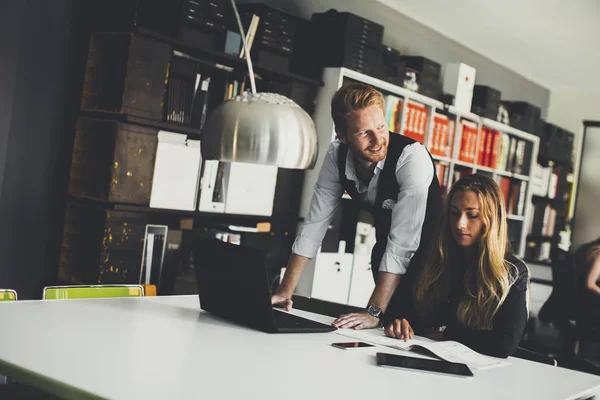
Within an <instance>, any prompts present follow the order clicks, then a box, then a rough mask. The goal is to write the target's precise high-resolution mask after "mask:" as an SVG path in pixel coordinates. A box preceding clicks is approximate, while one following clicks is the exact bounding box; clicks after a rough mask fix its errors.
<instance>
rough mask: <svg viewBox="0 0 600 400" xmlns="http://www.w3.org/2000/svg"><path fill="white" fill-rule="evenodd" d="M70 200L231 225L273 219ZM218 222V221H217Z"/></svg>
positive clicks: (81, 199)
mask: <svg viewBox="0 0 600 400" xmlns="http://www.w3.org/2000/svg"><path fill="white" fill-rule="evenodd" d="M69 201H70V202H72V203H75V204H80V205H85V206H89V207H101V208H105V209H108V210H112V211H126V212H136V213H143V214H162V215H171V216H176V217H181V218H186V217H189V218H213V219H215V220H218V221H221V220H222V221H224V220H227V221H231V225H236V224H240V225H243V224H242V223H240V221H242V222H243V221H247V222H253V223H255V222H269V221H271V220H272V219H273V217H272V216H262V215H244V214H224V213H210V212H204V211H186V210H170V209H165V208H152V207H149V206H148V205H147V204H129V203H115V202H110V201H105V200H100V199H91V198H85V197H77V196H69ZM215 222H216V221H215Z"/></svg>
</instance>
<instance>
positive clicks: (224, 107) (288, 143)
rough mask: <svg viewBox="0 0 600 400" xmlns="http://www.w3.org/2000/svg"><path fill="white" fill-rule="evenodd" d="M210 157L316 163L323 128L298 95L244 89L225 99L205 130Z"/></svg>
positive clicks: (299, 165)
mask: <svg viewBox="0 0 600 400" xmlns="http://www.w3.org/2000/svg"><path fill="white" fill-rule="evenodd" d="M201 148H202V157H203V158H204V159H206V160H220V161H229V162H233V161H235V162H244V163H253V164H265V165H273V166H277V167H281V168H293V169H307V168H313V167H314V165H315V162H316V160H317V151H318V143H317V132H316V131H315V126H314V123H313V120H312V119H311V118H310V116H309V115H308V114H307V113H306V112H305V111H304V110H303V109H302V108H300V106H299V105H298V104H296V103H295V102H294V101H293V100H291V99H289V98H287V97H285V96H282V95H279V94H275V93H254V94H252V93H244V94H243V95H240V96H237V97H234V98H232V99H230V100H227V101H225V102H223V103H221V104H220V105H219V106H218V107H217V108H216V109H215V110H214V111H213V112H212V113H211V114H210V115H208V117H207V119H206V122H205V124H204V127H203V129H202V140H201Z"/></svg>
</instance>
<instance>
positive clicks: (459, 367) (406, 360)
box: [377, 353, 473, 376]
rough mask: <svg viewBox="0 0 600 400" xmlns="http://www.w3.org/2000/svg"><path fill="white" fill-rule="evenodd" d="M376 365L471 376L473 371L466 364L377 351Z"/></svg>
mask: <svg viewBox="0 0 600 400" xmlns="http://www.w3.org/2000/svg"><path fill="white" fill-rule="evenodd" d="M377 365H381V366H389V367H399V368H408V369H417V370H421V371H427V372H437V373H441V374H451V375H460V376H473V372H471V370H470V369H469V367H468V366H467V365H466V364H459V363H453V362H449V361H442V360H427V359H424V358H416V357H406V356H399V355H397V354H388V353H377Z"/></svg>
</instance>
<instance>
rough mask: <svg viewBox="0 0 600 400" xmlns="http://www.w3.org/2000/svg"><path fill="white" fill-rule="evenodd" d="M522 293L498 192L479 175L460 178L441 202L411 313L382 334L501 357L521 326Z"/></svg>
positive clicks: (523, 277)
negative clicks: (428, 339)
mask: <svg viewBox="0 0 600 400" xmlns="http://www.w3.org/2000/svg"><path fill="white" fill-rule="evenodd" d="M528 285H529V271H528V269H527V266H526V265H525V264H524V263H523V261H521V260H520V259H518V258H517V257H515V256H514V255H513V254H512V253H511V251H510V246H509V243H508V227H507V221H506V209H505V206H504V200H503V195H502V192H501V191H500V188H499V187H498V185H497V184H496V182H494V180H493V179H491V178H489V177H487V176H485V175H480V174H474V175H469V176H466V177H464V178H462V179H460V180H459V181H457V182H456V183H455V184H454V186H452V188H451V190H450V193H449V194H448V197H447V202H446V205H445V216H444V219H443V222H442V224H441V226H440V229H439V230H438V237H437V243H436V244H435V245H434V246H433V248H432V250H431V252H430V253H429V255H428V258H427V259H426V261H425V263H424V265H423V267H422V269H421V271H420V274H419V276H418V278H417V281H416V283H415V288H414V302H415V304H414V312H413V313H411V314H412V315H403V316H399V317H400V318H397V319H394V320H393V321H392V322H391V323H388V324H386V326H385V328H386V329H385V333H386V335H388V336H390V337H395V338H398V339H403V340H408V339H411V338H412V337H413V335H414V333H415V332H416V333H417V334H419V335H422V336H428V337H431V338H434V339H438V340H456V341H459V342H461V343H463V344H465V345H467V346H469V347H470V348H472V349H473V350H475V351H477V352H480V353H484V354H488V355H492V356H496V357H508V356H510V355H511V354H513V353H514V352H515V351H516V349H517V346H518V344H519V341H520V340H521V336H522V335H523V330H524V328H525V324H526V322H527V314H528V311H527V289H528ZM386 317H387V318H386V320H389V319H390V318H389V316H386ZM413 329H414V330H413Z"/></svg>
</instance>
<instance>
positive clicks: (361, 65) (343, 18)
mask: <svg viewBox="0 0 600 400" xmlns="http://www.w3.org/2000/svg"><path fill="white" fill-rule="evenodd" d="M311 25H312V31H313V35H312V46H313V54H314V53H315V51H314V50H317V51H316V53H317V54H318V57H319V61H320V62H319V64H320V66H321V67H346V68H349V69H352V70H354V71H358V72H362V73H364V74H366V75H369V76H374V77H383V75H384V67H383V61H382V57H381V47H382V40H383V25H380V24H377V23H375V22H373V21H369V20H367V19H364V18H361V17H359V16H358V15H355V14H352V13H349V12H338V11H336V10H333V9H332V10H329V11H327V12H324V13H315V14H313V15H312V18H311ZM311 61H312V62H314V57H313V58H312V59H311Z"/></svg>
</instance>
